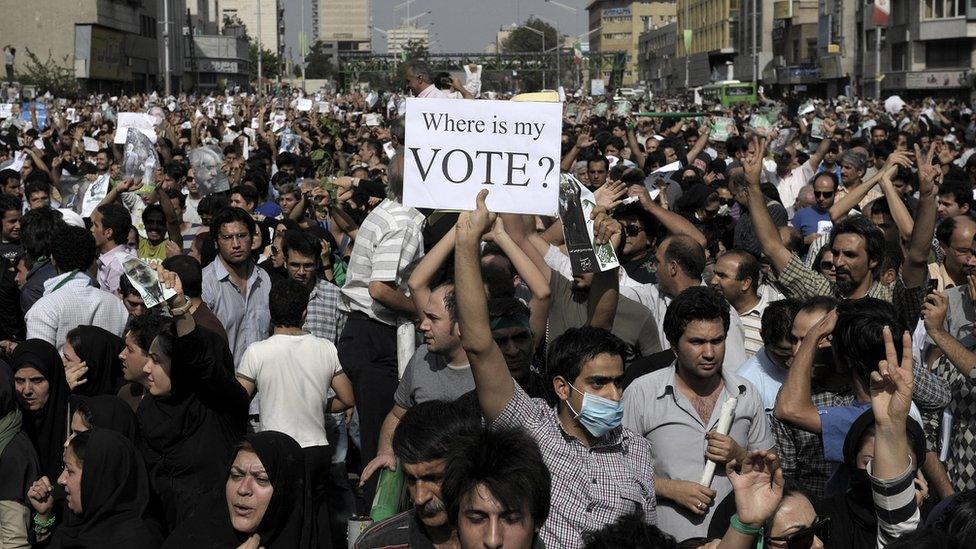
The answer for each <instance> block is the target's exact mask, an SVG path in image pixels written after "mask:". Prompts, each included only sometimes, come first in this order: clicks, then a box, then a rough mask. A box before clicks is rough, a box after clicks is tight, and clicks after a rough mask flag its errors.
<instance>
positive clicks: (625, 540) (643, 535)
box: [583, 513, 678, 549]
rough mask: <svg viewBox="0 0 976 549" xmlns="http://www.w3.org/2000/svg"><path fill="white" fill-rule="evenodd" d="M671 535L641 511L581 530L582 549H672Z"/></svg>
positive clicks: (675, 544)
mask: <svg viewBox="0 0 976 549" xmlns="http://www.w3.org/2000/svg"><path fill="white" fill-rule="evenodd" d="M677 546H678V544H677V542H676V541H675V539H674V538H673V537H671V536H670V535H668V534H666V533H665V532H663V531H662V530H661V529H660V528H658V527H657V526H655V525H653V524H648V523H647V521H646V520H645V519H644V515H643V514H642V513H629V514H626V515H622V516H621V517H620V518H618V519H617V520H616V522H613V523H611V524H607V525H606V526H604V527H603V528H601V529H599V530H591V531H589V532H583V547H584V549H672V548H676V547H677Z"/></svg>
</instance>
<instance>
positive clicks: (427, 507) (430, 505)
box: [418, 499, 445, 518]
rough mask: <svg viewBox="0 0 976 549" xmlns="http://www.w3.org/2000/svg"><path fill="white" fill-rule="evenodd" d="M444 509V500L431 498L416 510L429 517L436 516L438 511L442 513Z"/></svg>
mask: <svg viewBox="0 0 976 549" xmlns="http://www.w3.org/2000/svg"><path fill="white" fill-rule="evenodd" d="M444 510H445V507H444V502H442V501H441V500H439V499H432V500H430V501H428V502H427V503H425V504H424V505H423V507H421V508H420V509H418V512H419V513H420V516H422V517H428V518H429V517H434V516H437V514H438V513H442V512H444Z"/></svg>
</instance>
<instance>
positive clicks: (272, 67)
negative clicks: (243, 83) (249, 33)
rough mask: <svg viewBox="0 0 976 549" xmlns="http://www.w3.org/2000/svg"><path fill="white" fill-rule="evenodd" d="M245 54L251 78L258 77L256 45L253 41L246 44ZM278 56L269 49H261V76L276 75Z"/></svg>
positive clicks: (272, 76)
mask: <svg viewBox="0 0 976 549" xmlns="http://www.w3.org/2000/svg"><path fill="white" fill-rule="evenodd" d="M247 56H248V59H249V60H250V62H251V79H252V80H253V79H255V78H257V77H258V46H257V44H255V43H254V42H251V43H250V44H248V48H247ZM278 68H279V66H278V56H277V55H275V54H274V53H273V52H271V50H262V51H261V76H262V77H263V78H277V77H278Z"/></svg>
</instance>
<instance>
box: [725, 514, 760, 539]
mask: <svg viewBox="0 0 976 549" xmlns="http://www.w3.org/2000/svg"><path fill="white" fill-rule="evenodd" d="M729 526H731V527H732V529H733V530H735V531H736V532H738V533H740V534H745V535H747V536H759V535H762V533H763V528H762V526H750V525H748V524H744V523H743V522H742V521H741V520H739V515H738V514H735V515H732V520H731V521H730V522H729Z"/></svg>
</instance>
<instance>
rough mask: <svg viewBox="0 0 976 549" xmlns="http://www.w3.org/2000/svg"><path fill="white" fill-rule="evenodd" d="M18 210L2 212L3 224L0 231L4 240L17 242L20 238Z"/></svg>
mask: <svg viewBox="0 0 976 549" xmlns="http://www.w3.org/2000/svg"><path fill="white" fill-rule="evenodd" d="M20 217H21V214H20V210H8V211H6V212H4V213H3V222H2V223H3V225H2V227H0V232H2V234H3V239H4V241H6V242H17V241H19V240H20Z"/></svg>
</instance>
